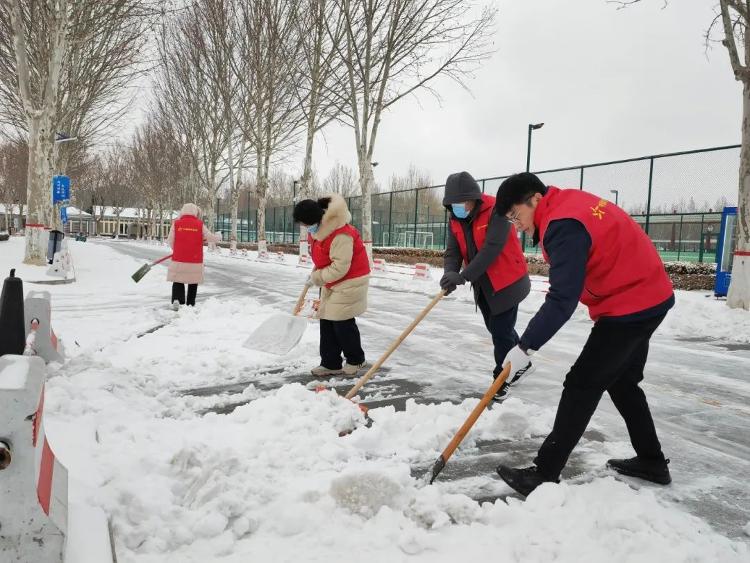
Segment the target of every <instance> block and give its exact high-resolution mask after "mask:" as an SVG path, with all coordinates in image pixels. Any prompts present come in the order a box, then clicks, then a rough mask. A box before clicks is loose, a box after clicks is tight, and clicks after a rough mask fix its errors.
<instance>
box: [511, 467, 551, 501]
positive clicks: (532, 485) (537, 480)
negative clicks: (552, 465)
mask: <svg viewBox="0 0 750 563" xmlns="http://www.w3.org/2000/svg"><path fill="white" fill-rule="evenodd" d="M497 474H498V475H500V478H501V479H502V480H503V481H505V482H506V483H507V484H508V485H509V486H510V487H511V488H512V489H513V490H515V491H516V492H519V493H521V494H522V495H523V496H525V497H527V496H529V495H530V494H531V492H532V491H533V490H534V489H536V488H537V487H538V486H539V485H541V484H542V483H559V481H556V480H553V479H547V478H546V477H544V476H543V475H542V474H541V473H540V472H539V470H538V469H537V468H536V465H532V466H531V467H526V468H524V469H514V468H513V467H508V466H507V465H498V466H497Z"/></svg>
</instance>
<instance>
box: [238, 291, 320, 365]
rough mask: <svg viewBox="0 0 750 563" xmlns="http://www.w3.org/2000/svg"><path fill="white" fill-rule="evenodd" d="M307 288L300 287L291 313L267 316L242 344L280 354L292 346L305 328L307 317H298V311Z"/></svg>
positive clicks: (303, 302) (252, 348)
mask: <svg viewBox="0 0 750 563" xmlns="http://www.w3.org/2000/svg"><path fill="white" fill-rule="evenodd" d="M308 289H309V286H308V285H305V287H304V288H303V289H302V293H300V295H299V299H297V304H296V305H295V306H294V310H293V311H292V314H291V315H287V314H278V315H273V316H271V317H269V318H267V319H266V320H265V321H263V323H262V324H261V325H260V326H259V327H258V328H256V329H255V330H254V331H253V333H252V334H251V335H250V337H249V338H248V339H247V340H246V341H245V343H244V344H243V346H244V347H245V348H250V349H251V350H259V351H261V352H270V353H271V354H278V355H280V356H281V355H284V354H286V353H287V352H289V350H291V349H292V348H294V347H295V346H296V345H297V343H298V342H299V341H300V338H302V335H303V334H305V329H307V324H308V323H307V319H305V318H304V317H300V316H299V312H300V311H301V310H302V307H303V306H304V304H305V296H306V295H307V290H308Z"/></svg>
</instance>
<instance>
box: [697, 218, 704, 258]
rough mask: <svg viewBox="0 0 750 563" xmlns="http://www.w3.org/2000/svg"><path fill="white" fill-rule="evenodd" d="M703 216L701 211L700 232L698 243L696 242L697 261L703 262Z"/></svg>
mask: <svg viewBox="0 0 750 563" xmlns="http://www.w3.org/2000/svg"><path fill="white" fill-rule="evenodd" d="M703 217H704V215H703V214H702V213H701V233H700V235H698V238H699V240H700V243H699V244H698V262H703Z"/></svg>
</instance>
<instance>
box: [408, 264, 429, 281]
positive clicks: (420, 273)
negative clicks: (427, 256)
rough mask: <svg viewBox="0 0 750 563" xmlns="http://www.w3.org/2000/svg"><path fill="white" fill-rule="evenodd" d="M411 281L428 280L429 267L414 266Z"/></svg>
mask: <svg viewBox="0 0 750 563" xmlns="http://www.w3.org/2000/svg"><path fill="white" fill-rule="evenodd" d="M412 279H415V280H429V279H431V276H430V265H429V264H423V263H420V264H414V275H413V276H412Z"/></svg>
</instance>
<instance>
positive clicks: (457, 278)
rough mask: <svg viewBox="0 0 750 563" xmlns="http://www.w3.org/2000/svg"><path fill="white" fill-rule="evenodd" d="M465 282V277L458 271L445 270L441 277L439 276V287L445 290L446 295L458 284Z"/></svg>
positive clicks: (454, 289)
mask: <svg viewBox="0 0 750 563" xmlns="http://www.w3.org/2000/svg"><path fill="white" fill-rule="evenodd" d="M465 283H466V279H465V278H464V277H463V276H462V275H461V274H459V273H458V272H445V273H444V274H443V277H442V278H440V288H441V289H442V290H443V291H445V294H446V295H450V294H451V293H453V292H454V291H456V288H457V287H458V286H459V285H463V284H465Z"/></svg>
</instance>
